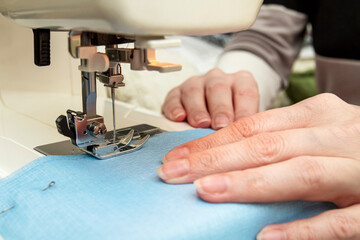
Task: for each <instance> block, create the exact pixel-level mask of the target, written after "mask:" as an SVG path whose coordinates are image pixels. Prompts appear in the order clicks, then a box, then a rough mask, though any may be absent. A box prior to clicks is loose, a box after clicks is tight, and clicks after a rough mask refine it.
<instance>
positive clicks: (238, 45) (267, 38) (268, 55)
mask: <svg viewBox="0 0 360 240" xmlns="http://www.w3.org/2000/svg"><path fill="white" fill-rule="evenodd" d="M307 22H308V19H307V16H306V15H305V14H303V13H300V12H296V11H294V10H290V9H287V8H285V7H282V6H280V5H264V6H263V7H262V8H261V11H260V13H259V16H258V18H257V20H256V22H255V23H254V25H253V26H252V27H251V28H250V29H249V30H247V31H242V32H238V33H235V34H234V35H233V36H232V37H231V39H230V40H229V43H228V44H227V46H226V47H225V52H229V51H234V50H243V51H248V52H251V53H253V54H255V55H257V56H259V57H261V58H262V59H264V60H265V61H266V62H267V63H268V64H269V65H270V66H271V67H272V68H273V69H274V70H275V71H276V72H277V73H278V74H279V76H280V77H281V79H282V83H283V87H284V86H287V83H288V77H289V75H290V73H291V68H292V65H293V63H294V61H295V60H296V58H297V56H298V54H299V52H300V49H301V47H302V44H303V40H304V35H305V32H306V25H307Z"/></svg>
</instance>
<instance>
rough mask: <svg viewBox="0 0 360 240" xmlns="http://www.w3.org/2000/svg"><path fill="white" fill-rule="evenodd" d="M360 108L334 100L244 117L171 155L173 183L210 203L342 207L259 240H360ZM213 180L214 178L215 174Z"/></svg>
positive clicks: (165, 169) (162, 171) (166, 175)
mask: <svg viewBox="0 0 360 240" xmlns="http://www.w3.org/2000/svg"><path fill="white" fill-rule="evenodd" d="M359 144H360V108H359V107H358V106H353V105H349V104H347V103H345V102H343V101H342V100H341V99H339V98H337V97H336V96H334V95H332V94H322V95H318V96H316V97H313V98H310V99H307V100H305V101H303V102H300V103H298V104H296V105H293V106H290V107H286V108H282V109H274V110H270V111H266V112H262V113H258V114H256V115H253V116H250V117H246V118H242V119H240V120H238V121H236V122H235V123H233V124H231V125H230V126H228V127H226V128H224V129H221V130H219V131H217V132H215V133H213V134H210V135H208V136H206V137H203V138H201V139H198V140H195V141H192V142H188V143H185V144H183V145H181V146H179V147H177V148H175V149H173V150H172V151H170V152H169V153H168V154H166V155H165V157H164V159H163V162H164V164H163V166H162V167H160V168H159V169H158V174H159V176H160V177H161V178H162V179H163V181H165V182H167V183H173V184H179V183H190V182H193V181H194V180H196V181H195V183H194V185H195V187H196V190H197V193H198V195H199V196H200V198H202V199H203V200H205V201H208V202H214V203H219V202H239V203H245V202H277V201H291V200H305V201H328V202H333V203H335V204H336V205H337V206H338V207H339V209H336V210H330V211H327V212H324V213H323V214H320V215H318V216H315V217H313V218H309V219H304V220H298V221H294V222H290V223H286V224H278V225H270V226H267V227H265V228H264V229H263V230H262V231H261V232H260V234H259V235H258V239H261V240H270V239H279V240H283V239H286V240H292V239H360V147H359ZM207 175H209V176H207Z"/></svg>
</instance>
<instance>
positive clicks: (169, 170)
mask: <svg viewBox="0 0 360 240" xmlns="http://www.w3.org/2000/svg"><path fill="white" fill-rule="evenodd" d="M189 168H190V164H189V161H188V160H187V159H181V160H176V161H172V162H167V163H164V164H163V165H162V166H161V167H159V168H158V169H157V173H158V175H159V177H160V178H161V179H163V180H171V179H177V178H181V177H184V176H186V175H187V174H188V173H189Z"/></svg>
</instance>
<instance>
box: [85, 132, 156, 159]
mask: <svg viewBox="0 0 360 240" xmlns="http://www.w3.org/2000/svg"><path fill="white" fill-rule="evenodd" d="M133 136H134V129H131V130H130V131H129V133H128V134H127V135H126V136H125V137H124V138H123V139H121V140H120V141H119V142H116V143H105V144H101V145H93V146H88V147H84V148H80V150H81V151H83V152H85V153H87V154H90V155H92V156H94V157H96V158H98V159H107V158H111V157H115V156H117V155H121V154H125V153H129V152H133V151H136V150H138V149H140V148H141V147H142V146H143V145H144V144H145V143H146V141H147V140H148V139H149V137H150V135H146V136H145V137H143V138H141V139H140V140H138V141H137V142H135V143H133V144H130V143H131V141H132V140H133Z"/></svg>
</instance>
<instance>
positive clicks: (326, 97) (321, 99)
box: [303, 93, 346, 112]
mask: <svg viewBox="0 0 360 240" xmlns="http://www.w3.org/2000/svg"><path fill="white" fill-rule="evenodd" d="M303 104H304V107H305V109H306V110H310V111H311V112H319V111H320V112H322V111H329V109H332V110H343V109H344V107H345V105H346V103H345V102H344V101H343V100H342V99H340V98H339V97H338V96H336V95H335V94H332V93H322V94H319V95H316V96H315V97H312V98H310V99H308V100H305V101H304V102H303Z"/></svg>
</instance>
